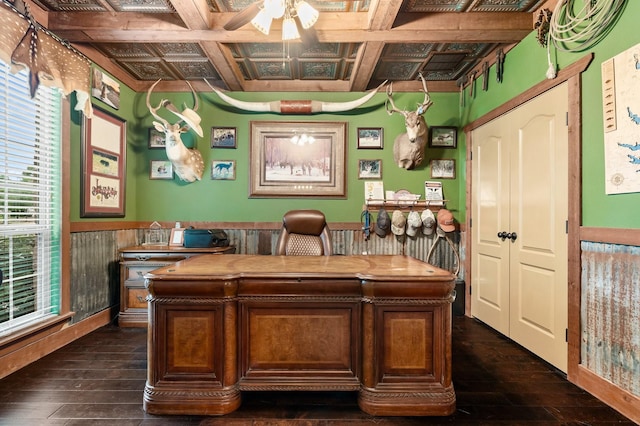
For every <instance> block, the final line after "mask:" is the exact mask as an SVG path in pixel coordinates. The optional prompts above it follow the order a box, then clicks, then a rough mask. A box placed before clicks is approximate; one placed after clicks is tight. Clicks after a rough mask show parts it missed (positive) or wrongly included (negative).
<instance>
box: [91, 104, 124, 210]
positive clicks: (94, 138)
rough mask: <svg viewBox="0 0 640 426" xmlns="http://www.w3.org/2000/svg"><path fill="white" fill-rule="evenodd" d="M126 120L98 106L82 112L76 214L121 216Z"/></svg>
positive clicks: (122, 208) (122, 207)
mask: <svg viewBox="0 0 640 426" xmlns="http://www.w3.org/2000/svg"><path fill="white" fill-rule="evenodd" d="M126 140H127V126H126V122H125V121H124V120H122V119H120V118H118V117H116V116H114V115H111V114H109V113H107V112H106V111H103V110H101V109H99V108H94V110H93V117H92V118H87V117H86V115H83V121H82V148H81V151H82V152H81V162H82V166H81V169H82V178H81V181H80V183H81V188H80V190H81V195H80V198H81V199H80V217H124V203H125V188H126V185H125V178H126V154H127V147H126V143H125V142H126Z"/></svg>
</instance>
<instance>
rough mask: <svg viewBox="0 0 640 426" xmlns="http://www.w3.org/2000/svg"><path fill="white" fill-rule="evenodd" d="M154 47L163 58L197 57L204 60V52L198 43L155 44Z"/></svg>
mask: <svg viewBox="0 0 640 426" xmlns="http://www.w3.org/2000/svg"><path fill="white" fill-rule="evenodd" d="M153 47H154V48H156V49H157V50H158V52H159V53H160V54H161V55H162V56H166V57H171V56H179V57H196V58H204V57H205V55H204V52H203V51H202V49H201V48H200V46H198V45H197V44H196V43H154V44H153Z"/></svg>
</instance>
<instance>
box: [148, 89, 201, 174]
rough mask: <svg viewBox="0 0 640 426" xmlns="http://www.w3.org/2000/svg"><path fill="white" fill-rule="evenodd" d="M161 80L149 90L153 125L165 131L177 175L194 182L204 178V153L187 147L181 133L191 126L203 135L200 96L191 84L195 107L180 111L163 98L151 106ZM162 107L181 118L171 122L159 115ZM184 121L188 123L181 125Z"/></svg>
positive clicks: (167, 150) (168, 155)
mask: <svg viewBox="0 0 640 426" xmlns="http://www.w3.org/2000/svg"><path fill="white" fill-rule="evenodd" d="M159 82H160V80H158V81H156V82H155V83H153V84H152V85H151V87H150V88H149V90H148V91H147V108H148V109H149V112H151V115H152V116H153V118H155V119H156V120H157V121H154V122H153V126H154V127H155V128H156V130H158V131H159V132H163V133H164V135H165V150H166V152H167V158H168V159H169V161H171V164H173V169H174V171H175V172H176V175H178V177H179V178H180V179H182V180H183V181H185V182H193V181H195V180H200V179H202V173H203V172H204V160H203V159H202V154H201V153H200V151H198V150H197V149H195V148H193V149H190V148H187V147H186V146H185V145H184V143H182V139H181V136H180V135H181V134H182V133H185V132H187V131H188V130H189V129H190V128H191V129H193V130H194V131H195V132H196V133H197V134H198V136H200V137H202V128H201V127H200V116H199V115H198V114H197V113H196V111H197V110H198V96H197V95H196V92H195V91H194V90H193V87H192V86H191V84H189V83H188V82H187V84H189V87H190V88H191V92H192V93H193V97H194V98H195V104H194V107H193V109H189V108H187V107H186V106H185V108H184V110H183V111H182V112H180V111H179V110H178V109H177V108H176V107H175V106H174V105H173V104H172V103H171V101H169V100H167V99H162V100H161V101H160V103H159V104H158V106H157V107H155V108H153V107H152V106H151V101H150V99H151V92H153V89H154V88H155V87H156V84H158V83H159ZM160 107H164V108H166V109H167V110H168V111H170V112H172V113H173V114H175V115H176V116H178V117H179V118H180V121H178V122H177V123H175V124H170V123H169V121H167V120H166V119H164V118H162V117H161V116H160V115H158V109H160ZM181 122H184V123H185V124H186V125H184V126H183V125H181V124H180V123H181Z"/></svg>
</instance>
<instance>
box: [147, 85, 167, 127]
mask: <svg viewBox="0 0 640 426" xmlns="http://www.w3.org/2000/svg"><path fill="white" fill-rule="evenodd" d="M160 80H162V79H159V80H158V81H156V82H155V83H153V84H152V85H151V87H149V90H147V108H148V109H149V112H150V113H151V115H153V118H155V119H156V120H158V121H160V122H161V123H162V124H164V126H165V127H169V122H168V121H167V120H165V119H164V118H162V117H160V116H159V115H158V113H157V111H158V109H160V107H162V106H166V103H167V102H168V101H167V100H166V99H162V100H161V101H160V103H159V104H158V106H157V107H155V108H153V107H152V106H151V92H153V89H154V88H155V87H156V84H158V83H160Z"/></svg>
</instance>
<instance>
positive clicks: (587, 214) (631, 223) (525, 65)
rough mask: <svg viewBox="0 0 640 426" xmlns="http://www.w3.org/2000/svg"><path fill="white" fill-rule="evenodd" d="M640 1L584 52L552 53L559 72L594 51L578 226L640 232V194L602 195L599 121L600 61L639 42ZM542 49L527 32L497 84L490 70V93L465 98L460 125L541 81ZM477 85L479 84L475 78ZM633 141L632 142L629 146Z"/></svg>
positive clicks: (586, 81) (585, 103)
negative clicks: (579, 223) (602, 37)
mask: <svg viewBox="0 0 640 426" xmlns="http://www.w3.org/2000/svg"><path fill="white" fill-rule="evenodd" d="M638 16H640V1H629V2H627V4H626V7H625V10H624V12H623V14H622V15H621V17H620V19H619V20H618V22H617V23H616V25H615V26H614V27H613V28H612V30H611V31H610V32H609V33H608V34H607V36H606V38H604V39H603V40H601V41H600V42H599V43H598V44H597V45H596V46H594V47H593V48H592V49H590V50H589V51H586V52H579V53H567V52H557V53H556V51H555V50H552V54H553V55H554V56H556V57H557V62H558V64H559V67H560V69H562V68H563V67H566V66H567V65H569V64H571V63H573V62H575V61H577V60H578V59H580V58H582V57H584V56H585V55H586V54H588V53H591V52H593V54H594V60H593V61H592V62H591V64H590V65H589V67H588V68H587V70H586V71H585V72H584V73H583V74H582V85H583V86H582V125H583V126H582V200H583V201H582V205H583V212H582V217H583V221H582V224H583V225H584V226H589V227H611V228H640V215H639V214H638V208H639V207H640V193H630V194H616V195H607V194H606V193H605V174H604V131H603V129H604V127H603V119H602V80H601V71H600V66H601V64H602V62H604V61H606V60H608V59H610V58H612V57H614V56H616V55H617V54H619V53H620V52H622V51H625V50H627V49H629V48H630V47H632V46H634V45H637V44H638V43H640V33H639V32H638V28H637V26H638V22H637V17H638ZM547 68H548V65H547V50H546V48H542V47H540V45H539V44H538V43H537V41H536V39H535V33H534V32H532V33H531V34H530V35H529V36H528V37H527V38H526V39H525V40H523V41H522V42H521V43H519V44H518V45H517V46H516V47H515V48H514V49H512V50H511V51H509V53H508V54H507V55H506V58H505V62H504V80H503V83H502V84H498V83H496V80H495V73H494V71H495V68H494V67H492V68H491V76H490V83H489V90H488V91H487V92H482V91H481V90H480V91H478V92H477V96H476V97H475V99H467V100H466V105H467V106H466V108H465V109H464V110H463V111H461V119H460V123H461V125H462V126H464V125H466V124H468V123H469V122H471V121H473V120H475V119H477V118H478V117H481V116H482V115H483V114H486V113H487V112H489V111H491V110H492V109H494V108H496V107H497V106H499V105H501V104H503V103H505V102H506V101H508V100H510V99H512V98H513V97H515V96H517V95H518V94H520V93H522V92H523V91H525V90H527V89H529V88H530V87H532V86H534V85H535V84H537V83H539V82H540V81H542V80H544V79H545V78H546V77H545V74H546V72H547ZM480 81H481V80H480ZM638 133H639V135H638V136H639V137H638V140H636V142H638V141H640V129H639V132H638ZM632 143H633V142H632Z"/></svg>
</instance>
